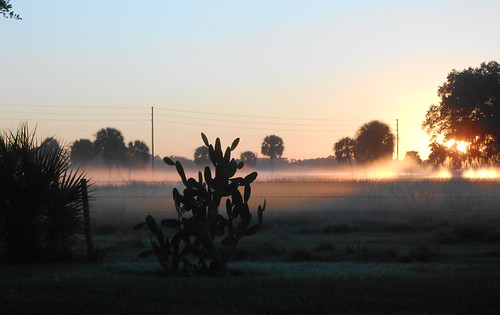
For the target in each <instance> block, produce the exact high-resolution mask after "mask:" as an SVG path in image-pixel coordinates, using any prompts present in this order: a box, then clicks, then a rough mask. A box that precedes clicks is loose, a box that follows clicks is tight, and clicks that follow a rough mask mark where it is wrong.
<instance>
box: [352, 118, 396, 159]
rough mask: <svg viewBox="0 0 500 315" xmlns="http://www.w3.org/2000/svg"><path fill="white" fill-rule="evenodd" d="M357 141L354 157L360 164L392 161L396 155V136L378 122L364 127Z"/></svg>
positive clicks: (373, 121) (372, 122)
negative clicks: (384, 160) (393, 155)
mask: <svg viewBox="0 0 500 315" xmlns="http://www.w3.org/2000/svg"><path fill="white" fill-rule="evenodd" d="M355 141H356V145H355V146H354V157H355V159H356V162H359V163H369V162H374V161H376V160H380V159H391V158H392V154H393V153H394V135H393V134H392V132H391V128H390V127H389V125H387V124H385V123H383V122H381V121H378V120H372V121H370V122H367V123H365V124H364V125H362V126H361V127H360V128H359V129H358V131H357V133H356V140H355Z"/></svg>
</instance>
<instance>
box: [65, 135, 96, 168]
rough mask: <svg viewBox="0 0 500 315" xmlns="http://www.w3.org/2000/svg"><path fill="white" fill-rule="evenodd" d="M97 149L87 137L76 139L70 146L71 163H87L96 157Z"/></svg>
mask: <svg viewBox="0 0 500 315" xmlns="http://www.w3.org/2000/svg"><path fill="white" fill-rule="evenodd" d="M96 155H97V151H96V149H95V147H94V144H93V143H92V141H90V140H89V139H80V140H76V141H75V142H74V143H73V145H72V146H71V153H70V156H71V163H73V164H76V165H88V164H90V163H91V162H92V160H93V159H94V158H95V157H96Z"/></svg>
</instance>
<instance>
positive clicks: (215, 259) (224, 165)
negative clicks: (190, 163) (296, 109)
mask: <svg viewBox="0 0 500 315" xmlns="http://www.w3.org/2000/svg"><path fill="white" fill-rule="evenodd" d="M201 136H202V139H203V142H204V143H205V146H206V147H207V148H208V153H209V157H210V161H211V163H212V165H213V167H214V170H215V174H214V175H215V176H213V175H212V170H211V168H210V167H209V166H206V167H205V169H204V172H203V173H202V172H199V173H198V179H194V178H189V179H187V178H186V175H185V172H184V169H183V167H182V165H181V163H179V161H177V162H175V163H174V162H173V161H172V160H171V159H169V158H167V157H165V158H164V161H165V163H166V164H168V165H172V166H175V168H176V169H177V172H178V173H179V176H180V177H181V179H182V183H183V185H184V186H185V188H184V190H183V191H182V193H181V192H179V191H178V190H177V188H174V189H173V198H174V203H175V208H176V210H177V218H176V219H165V220H163V221H161V224H162V225H164V226H165V227H167V228H170V229H171V230H174V231H176V233H175V235H173V236H172V237H171V238H169V237H168V236H167V235H164V233H163V231H162V230H161V229H159V227H158V225H157V224H156V221H155V220H154V218H153V217H152V216H150V215H149V216H147V217H146V219H145V222H142V223H140V224H138V225H136V226H135V227H134V229H136V230H139V229H141V228H142V227H144V226H147V227H148V229H149V232H150V235H151V245H152V247H153V249H151V250H148V251H146V252H143V253H141V254H139V257H147V256H150V255H152V254H154V255H156V257H157V258H158V261H159V262H160V264H161V265H162V267H163V268H164V269H165V270H166V271H167V272H168V273H169V274H175V273H179V272H181V271H182V273H184V274H187V275H189V274H203V275H220V276H226V275H228V274H229V270H228V262H229V260H230V259H231V256H232V255H233V253H234V252H235V250H236V247H237V245H238V242H239V241H240V239H241V238H242V237H244V236H250V235H253V234H255V233H256V232H257V231H258V230H259V229H260V226H261V224H262V217H263V213H264V210H265V207H266V205H265V201H264V206H263V207H261V206H258V211H257V215H258V216H257V219H258V223H256V224H250V223H251V221H252V214H251V213H250V209H249V206H248V200H249V199H250V194H251V188H250V184H251V183H252V182H253V181H254V180H255V179H256V178H257V172H253V173H250V174H248V175H247V176H245V177H234V176H235V174H236V171H237V170H238V169H241V168H242V167H243V165H244V164H243V162H241V161H240V162H237V161H236V160H235V159H234V158H233V159H232V158H231V152H232V151H234V149H235V148H236V146H237V145H238V142H239V138H237V139H235V140H234V141H233V143H232V145H231V147H227V149H226V150H225V153H223V151H222V147H221V143H220V139H219V138H217V139H216V141H215V146H213V145H212V144H210V143H209V142H208V139H207V137H206V136H205V135H204V134H203V133H202V134H201ZM242 192H243V194H242ZM221 202H224V204H225V206H226V207H225V208H226V211H225V212H226V216H224V215H223V214H222V213H223V212H222V211H220V210H219V207H220V205H221ZM219 239H222V241H218V240H219Z"/></svg>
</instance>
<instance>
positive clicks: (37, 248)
mask: <svg viewBox="0 0 500 315" xmlns="http://www.w3.org/2000/svg"><path fill="white" fill-rule="evenodd" d="M82 178H83V173H81V172H78V171H72V170H70V163H69V158H68V156H67V155H66V154H65V152H64V151H63V150H62V149H57V150H54V149H53V148H49V147H45V146H43V145H41V146H38V143H37V142H36V140H35V132H30V131H29V129H28V126H27V125H26V124H22V125H20V126H19V128H18V129H17V130H16V131H9V132H4V133H3V134H2V135H0V259H1V260H2V261H4V262H7V263H19V262H41V261H49V260H50V261H53V260H59V259H63V258H67V257H68V256H70V255H71V249H72V246H73V244H74V241H75V240H76V236H77V234H78V233H80V232H81V227H82V209H81V208H82V201H81V200H82V199H81V187H80V179H82Z"/></svg>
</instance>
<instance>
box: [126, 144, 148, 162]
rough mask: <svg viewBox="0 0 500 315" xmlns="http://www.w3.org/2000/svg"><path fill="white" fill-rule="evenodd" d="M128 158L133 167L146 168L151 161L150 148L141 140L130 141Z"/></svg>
mask: <svg viewBox="0 0 500 315" xmlns="http://www.w3.org/2000/svg"><path fill="white" fill-rule="evenodd" d="M128 156H129V162H130V164H131V166H134V167H145V166H146V165H147V163H148V162H149V160H150V159H151V154H149V147H148V146H147V144H146V143H144V142H143V141H140V140H135V141H134V142H132V141H130V142H129V143H128Z"/></svg>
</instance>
